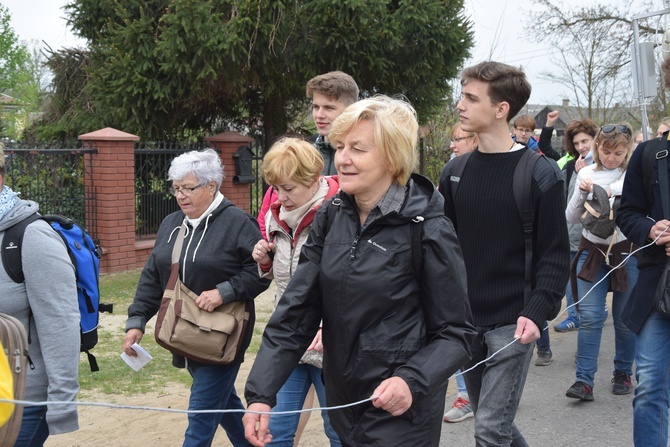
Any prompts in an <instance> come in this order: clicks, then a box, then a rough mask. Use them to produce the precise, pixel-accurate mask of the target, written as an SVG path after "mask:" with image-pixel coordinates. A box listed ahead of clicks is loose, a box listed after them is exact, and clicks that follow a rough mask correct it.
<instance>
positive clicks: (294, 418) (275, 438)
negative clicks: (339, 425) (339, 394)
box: [268, 364, 342, 447]
mask: <svg viewBox="0 0 670 447" xmlns="http://www.w3.org/2000/svg"><path fill="white" fill-rule="evenodd" d="M311 385H314V389H315V390H316V396H317V397H318V399H319V405H320V406H321V407H326V406H327V404H326V387H325V385H324V384H323V380H322V378H321V368H317V367H316V366H312V365H307V364H301V365H298V366H297V367H296V368H295V369H294V370H293V372H292V373H291V375H290V376H289V378H288V380H286V383H284V386H282V388H281V390H279V393H277V405H275V406H274V407H273V408H272V411H273V412H275V411H297V410H302V406H303V404H304V403H305V397H306V396H307V391H309V387H310V386H311ZM321 416H322V417H323V428H324V431H325V432H326V436H327V437H328V439H329V440H330V446H331V447H339V446H341V445H342V444H340V439H339V438H338V436H337V433H335V430H334V429H333V427H332V426H331V425H330V419H329V418H328V412H327V411H322V412H321ZM298 422H300V413H293V414H286V415H272V416H271V417H270V433H271V434H272V442H271V443H270V444H268V445H272V446H277V447H293V441H294V438H295V432H296V430H297V429H298Z"/></svg>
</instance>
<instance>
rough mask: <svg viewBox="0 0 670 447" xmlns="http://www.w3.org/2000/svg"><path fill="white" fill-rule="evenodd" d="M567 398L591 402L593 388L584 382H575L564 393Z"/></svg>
mask: <svg viewBox="0 0 670 447" xmlns="http://www.w3.org/2000/svg"><path fill="white" fill-rule="evenodd" d="M565 395H566V396H567V397H571V398H573V399H580V400H588V401H592V400H593V388H592V387H591V385H587V384H585V383H584V382H575V384H574V385H572V386H571V387H570V389H569V390H568V391H567V392H566V393H565Z"/></svg>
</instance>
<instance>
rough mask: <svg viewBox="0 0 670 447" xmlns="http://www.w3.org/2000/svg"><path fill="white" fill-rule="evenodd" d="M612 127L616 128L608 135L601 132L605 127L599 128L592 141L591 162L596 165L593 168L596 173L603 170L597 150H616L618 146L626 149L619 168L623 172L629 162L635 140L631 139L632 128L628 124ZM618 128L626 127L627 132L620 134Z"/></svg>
mask: <svg viewBox="0 0 670 447" xmlns="http://www.w3.org/2000/svg"><path fill="white" fill-rule="evenodd" d="M614 126H616V127H615V129H614V130H613V131H612V132H608V133H604V132H603V127H605V126H602V127H600V129H598V133H597V134H596V137H595V139H594V140H593V162H594V163H595V165H596V167H595V168H594V170H596V171H600V170H601V169H602V168H603V164H602V162H601V161H600V154H599V153H598V149H600V148H601V147H602V148H604V149H609V150H613V149H616V148H617V147H619V146H624V147H626V156H625V157H624V159H623V162H622V163H621V165H620V166H619V167H620V168H621V169H622V170H624V171H625V170H626V168H627V167H628V160H630V156H631V154H632V153H633V149H634V147H635V140H634V139H633V128H632V127H630V124H628V123H619V124H614ZM619 126H625V127H627V128H628V132H621V131H620V130H619V129H618V127H619Z"/></svg>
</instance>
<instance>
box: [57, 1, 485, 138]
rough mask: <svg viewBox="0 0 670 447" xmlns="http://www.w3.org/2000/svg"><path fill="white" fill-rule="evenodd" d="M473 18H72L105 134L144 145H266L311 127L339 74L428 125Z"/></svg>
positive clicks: (427, 11) (407, 6)
mask: <svg viewBox="0 0 670 447" xmlns="http://www.w3.org/2000/svg"><path fill="white" fill-rule="evenodd" d="M462 9H463V1H462V0H442V1H435V0H413V1H411V2H410V1H398V0H391V1H389V0H171V1H168V0H124V1H118V0H117V1H114V0H100V1H96V2H90V1H86V0H74V1H73V2H71V3H70V4H69V6H68V7H67V11H68V13H69V21H70V24H71V26H72V28H73V29H74V31H75V32H76V33H77V34H78V35H80V36H82V37H85V38H87V39H88V41H89V50H90V51H89V53H87V54H86V57H87V59H88V61H87V62H86V64H84V66H86V76H85V78H86V80H87V82H86V83H85V85H84V86H83V89H84V90H85V95H86V96H87V98H89V99H90V102H88V104H91V105H92V106H93V108H94V109H93V110H94V113H95V114H96V115H97V116H99V117H101V118H102V120H103V121H104V122H105V125H108V126H114V127H118V128H119V129H122V130H124V131H128V132H133V133H136V134H138V135H140V136H142V137H143V138H170V137H183V136H188V135H193V134H199V133H202V132H203V131H216V130H221V129H226V128H237V129H240V130H245V131H249V132H252V133H253V132H258V133H263V134H264V135H265V138H266V142H267V141H270V140H271V139H272V138H273V137H274V136H276V135H278V134H281V133H283V132H286V131H287V130H295V129H296V128H297V127H300V126H301V125H302V123H303V121H304V116H305V112H306V101H305V91H304V88H305V82H306V81H307V80H308V79H309V78H311V77H312V76H315V75H317V74H319V73H323V72H326V71H331V70H343V71H345V72H347V73H350V74H351V75H352V76H353V77H354V78H355V79H356V80H357V82H358V83H359V86H360V87H361V90H362V93H363V95H364V96H369V95H373V94H376V93H385V94H391V95H395V94H403V95H405V96H406V97H407V98H408V99H409V100H410V101H411V102H412V103H413V105H414V106H415V108H416V109H417V112H418V114H419V116H420V118H421V121H423V122H425V121H426V120H428V119H429V118H430V116H432V115H434V114H436V113H438V112H439V109H440V108H441V106H442V104H443V100H444V98H446V97H448V96H449V94H450V93H451V90H450V84H449V80H450V79H451V78H453V77H455V76H456V75H457V72H458V69H459V67H460V66H461V64H462V63H463V61H464V60H465V59H466V58H467V57H468V55H469V49H470V47H471V46H472V33H471V31H470V23H469V22H468V20H466V19H465V18H464V17H463V15H462ZM59 57H60V56H59ZM52 69H53V66H52ZM56 76H58V73H56ZM55 93H56V95H57V96H58V95H59V91H58V88H56V91H55ZM55 102H56V103H58V102H59V100H56V101H55ZM62 105H64V104H62ZM70 105H71V104H70ZM79 106H81V104H80V105H79ZM63 110H64V109H63ZM84 116H85V114H81V115H80V116H79V120H78V121H77V120H75V121H72V122H71V123H70V125H71V127H72V128H76V127H77V126H81V125H82V124H84V123H85V121H86V120H85V118H84ZM90 130H92V129H90V128H87V129H83V128H79V129H76V131H90Z"/></svg>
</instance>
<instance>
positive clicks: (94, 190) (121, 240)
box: [79, 127, 253, 273]
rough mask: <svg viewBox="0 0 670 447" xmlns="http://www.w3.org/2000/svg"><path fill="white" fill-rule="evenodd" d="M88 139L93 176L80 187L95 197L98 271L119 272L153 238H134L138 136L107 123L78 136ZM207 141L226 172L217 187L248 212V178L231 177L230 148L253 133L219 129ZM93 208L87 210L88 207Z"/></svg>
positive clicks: (142, 256)
mask: <svg viewBox="0 0 670 447" xmlns="http://www.w3.org/2000/svg"><path fill="white" fill-rule="evenodd" d="M79 139H80V140H84V141H88V142H91V143H92V146H93V147H95V148H96V149H97V150H98V152H97V153H96V154H90V155H88V156H90V157H92V165H93V175H92V180H87V184H86V188H85V190H86V191H87V192H89V193H91V194H94V195H95V197H96V201H97V206H96V211H95V212H96V213H97V216H95V219H93V220H90V221H92V222H97V228H96V234H97V236H98V239H99V242H100V246H101V247H102V250H103V256H102V260H101V262H100V271H101V272H102V273H111V272H120V271H125V270H129V269H133V268H139V267H142V266H144V263H145V262H146V260H147V258H148V257H149V255H150V254H151V250H152V248H153V245H154V241H153V240H142V241H137V240H136V238H135V150H134V143H135V141H137V140H139V137H138V136H136V135H132V134H129V133H126V132H122V131H120V130H116V129H112V128H111V127H108V128H105V129H101V130H98V131H95V132H91V133H87V134H84V135H80V136H79ZM207 141H208V142H209V143H210V146H211V147H212V148H214V149H217V150H219V151H220V153H221V161H222V163H223V165H224V174H225V175H226V178H225V179H224V180H223V183H222V184H221V192H222V193H223V194H224V195H225V196H226V197H227V198H228V199H230V200H231V201H232V202H233V203H235V204H236V205H237V206H238V207H240V208H242V209H244V210H245V211H247V212H249V211H250V210H251V195H250V192H249V185H248V184H241V185H236V184H234V183H233V177H234V176H235V167H234V166H235V165H234V158H233V154H234V153H235V151H236V150H237V149H238V148H239V146H241V145H246V144H249V143H250V142H252V141H253V139H252V138H250V137H247V136H244V135H242V134H240V133H237V132H224V133H222V134H218V135H215V136H212V137H209V138H207ZM90 212H93V211H91V210H87V213H90Z"/></svg>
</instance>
